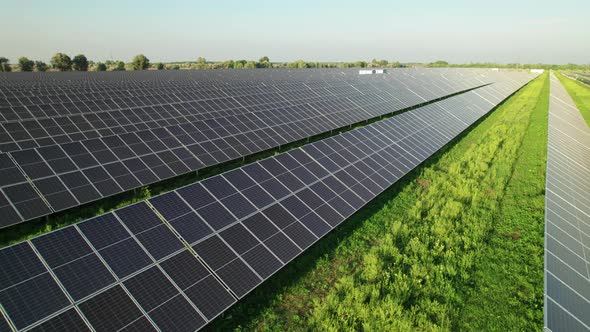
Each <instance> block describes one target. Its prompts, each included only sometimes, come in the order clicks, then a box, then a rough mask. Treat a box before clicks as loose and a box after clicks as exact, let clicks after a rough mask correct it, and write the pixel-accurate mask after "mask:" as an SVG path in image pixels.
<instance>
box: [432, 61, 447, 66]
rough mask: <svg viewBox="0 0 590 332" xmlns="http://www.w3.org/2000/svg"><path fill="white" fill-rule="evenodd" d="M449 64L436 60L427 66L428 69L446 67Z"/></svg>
mask: <svg viewBox="0 0 590 332" xmlns="http://www.w3.org/2000/svg"><path fill="white" fill-rule="evenodd" d="M448 66H449V63H448V62H446V61H442V60H438V61H435V62H431V63H429V64H428V67H448Z"/></svg>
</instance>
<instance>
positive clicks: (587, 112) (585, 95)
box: [555, 72, 590, 127]
mask: <svg viewBox="0 0 590 332" xmlns="http://www.w3.org/2000/svg"><path fill="white" fill-rule="evenodd" d="M555 75H557V78H559V80H560V81H561V84H563V86H564V87H565V89H566V90H567V92H568V93H569V94H570V96H571V97H572V99H573V100H574V103H576V106H577V107H578V109H579V110H580V113H582V116H583V117H584V120H586V124H587V125H588V126H589V127H590V86H588V85H585V84H584V83H581V82H578V81H576V80H573V79H570V78H567V77H565V76H563V75H562V74H561V73H559V72H555Z"/></svg>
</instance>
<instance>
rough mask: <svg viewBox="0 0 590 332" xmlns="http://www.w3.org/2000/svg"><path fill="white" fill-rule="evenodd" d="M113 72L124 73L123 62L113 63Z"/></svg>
mask: <svg viewBox="0 0 590 332" xmlns="http://www.w3.org/2000/svg"><path fill="white" fill-rule="evenodd" d="M113 70H117V71H124V70H125V62H123V61H117V62H115V67H114V68H113Z"/></svg>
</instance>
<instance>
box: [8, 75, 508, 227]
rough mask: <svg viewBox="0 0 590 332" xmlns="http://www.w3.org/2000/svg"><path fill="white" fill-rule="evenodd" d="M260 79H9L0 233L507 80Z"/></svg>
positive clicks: (395, 77) (473, 77) (411, 77)
mask: <svg viewBox="0 0 590 332" xmlns="http://www.w3.org/2000/svg"><path fill="white" fill-rule="evenodd" d="M261 72H262V73H263V74H256V75H254V72H251V71H244V74H243V75H244V76H239V75H238V76H235V77H233V79H229V80H225V81H223V80H221V79H218V80H211V78H208V79H207V80H205V78H206V76H205V77H202V76H195V77H193V76H190V75H196V74H192V73H196V71H193V72H186V71H185V72H175V73H176V74H160V73H158V72H151V73H145V72H144V73H128V74H112V75H123V76H122V77H119V76H112V75H111V76H108V75H107V76H104V74H102V75H103V76H102V77H103V78H104V79H105V81H97V80H96V79H95V80H93V81H90V82H87V81H84V80H83V79H82V78H85V77H86V78H87V77H89V76H86V75H83V76H77V75H79V74H75V73H67V74H62V75H60V74H57V73H56V74H55V76H54V75H41V76H39V77H40V79H39V80H33V79H29V80H24V79H21V80H18V78H19V77H21V76H18V75H16V76H13V75H12V74H11V75H4V81H3V82H2V80H0V82H2V85H0V87H1V89H0V114H1V115H0V150H1V151H4V152H3V153H0V213H2V214H3V215H4V216H5V217H4V218H3V219H2V222H0V227H6V226H10V225H13V224H15V223H19V222H23V221H26V220H30V219H34V218H38V217H41V216H45V215H49V214H52V213H54V212H58V211H63V210H66V209H69V208H72V207H75V206H78V205H81V204H85V203H88V202H91V201H94V200H97V199H101V198H104V197H107V196H111V195H114V194H118V193H121V192H124V191H128V190H131V189H135V188H138V187H141V186H145V185H148V184H152V183H155V182H158V181H162V180H165V179H169V178H171V177H174V176H178V175H182V174H186V173H189V172H191V171H196V170H199V169H202V168H204V167H208V166H212V165H216V164H219V163H222V162H226V161H230V160H235V159H239V158H242V157H244V156H247V155H252V154H254V153H257V152H260V151H264V150H267V149H270V148H273V147H277V146H280V145H284V144H287V143H290V142H294V141H297V140H300V139H304V138H308V137H310V136H314V135H317V134H321V133H325V132H328V131H330V130H334V129H338V128H341V127H345V126H348V125H351V124H354V123H358V122H362V121H364V120H368V119H371V118H375V117H378V116H382V115H385V114H389V113H393V112H396V111H399V110H402V109H406V108H408V107H412V106H416V105H419V104H422V103H425V102H427V101H432V100H435V99H438V98H441V97H445V96H448V95H450V94H454V93H458V92H460V91H464V90H467V89H472V88H475V87H477V86H481V85H482V84H488V83H492V82H494V81H495V80H500V79H504V74H503V73H493V72H489V71H481V70H479V71H478V70H459V69H454V70H399V71H393V74H390V75H386V76H385V75H383V76H381V77H380V78H375V77H373V78H360V77H359V76H358V75H354V76H351V75H350V74H349V75H348V76H347V75H344V78H342V77H341V76H343V75H342V74H341V75H335V73H338V72H334V71H310V73H315V75H317V76H318V77H313V79H310V78H309V76H310V74H308V75H307V76H304V77H300V76H298V75H301V74H297V75H295V74H292V75H294V78H293V80H287V81H277V80H272V78H273V77H274V76H272V75H277V71H261ZM185 73H189V74H185ZM229 73H230V72H227V73H226V74H228V75H229ZM264 73H267V74H264ZM349 73H350V72H349ZM150 75H164V77H160V78H159V79H154V77H150ZM168 75H172V76H168ZM174 75H176V76H174ZM201 75H202V74H201ZM231 75H237V74H231ZM231 75H230V77H231ZM265 75H270V76H269V77H266V76H265ZM250 76H255V77H254V78H255V79H254V80H253V81H244V79H245V78H248V77H250ZM0 77H2V76H0ZM8 77H11V78H12V77H16V78H14V79H11V80H8V79H7V78H8ZM25 77H28V78H31V77H35V76H31V75H28V76H25ZM51 77H52V78H53V80H49V78H51ZM68 77H69V78H70V79H67V80H66V78H68ZM76 77H80V79H78V80H76V79H74V78H76ZM93 77H94V76H93ZM99 77H100V76H99ZM117 77H118V78H117ZM142 77H143V78H144V80H140V79H138V78H142ZM156 77H158V76H156ZM41 78H43V79H41ZM59 78H61V79H59ZM107 78H108V79H107ZM125 78H127V79H128V80H129V79H130V78H134V79H135V80H130V81H127V80H125ZM240 78H241V79H242V80H239V79H240ZM250 78H251V77H250ZM199 79H202V81H199ZM46 80H49V81H47V82H46ZM2 95H3V97H2Z"/></svg>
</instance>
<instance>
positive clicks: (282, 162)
mask: <svg viewBox="0 0 590 332" xmlns="http://www.w3.org/2000/svg"><path fill="white" fill-rule="evenodd" d="M532 77H533V75H526V74H516V73H515V74H514V75H513V77H512V79H513V80H511V81H506V82H499V83H497V84H502V85H506V87H507V88H506V89H492V88H491V87H484V88H481V89H482V90H480V92H481V91H484V90H483V89H485V91H486V92H489V93H490V94H491V95H493V96H496V97H498V98H500V99H502V97H504V98H505V97H507V96H508V95H509V94H510V93H511V92H512V91H514V90H515V89H517V88H519V87H520V86H521V85H522V84H524V83H526V82H527V81H528V80H530V79H531V78H532ZM481 98H482V97H481V96H480V95H478V94H475V93H466V94H463V95H461V96H458V97H453V98H451V99H449V100H446V101H445V104H444V106H445V108H443V107H442V106H440V105H438V104H433V105H430V106H426V107H422V108H418V109H416V110H413V111H409V112H406V113H403V114H400V115H398V116H395V117H392V118H389V119H386V120H383V121H379V122H376V123H373V124H371V125H368V126H365V127H361V128H358V129H355V130H353V131H349V132H346V133H343V134H340V135H338V136H335V137H332V138H328V139H325V140H322V141H318V142H316V143H312V144H308V145H306V146H303V147H301V148H297V149H294V150H291V151H288V152H285V153H283V154H280V155H277V156H274V157H270V158H267V159H265V160H261V161H259V162H256V163H253V164H250V165H247V166H244V167H242V168H240V169H239V170H233V171H231V172H227V173H224V174H220V175H217V176H215V177H212V178H210V179H207V180H204V181H201V182H198V183H195V184H191V185H189V186H186V187H184V188H181V189H178V190H176V191H173V192H170V193H167V194H163V195H160V196H157V197H153V198H150V199H149V200H147V201H142V202H139V203H136V204H133V205H131V206H128V207H125V208H122V209H118V210H115V211H114V212H110V213H107V214H105V215H102V216H99V217H96V218H93V219H90V220H88V221H84V222H82V223H78V224H75V225H73V226H68V227H66V228H63V229H60V230H58V231H55V232H51V233H49V234H46V235H42V236H40V237H38V238H35V239H32V240H30V241H26V242H24V243H19V244H16V245H13V246H10V247H7V248H4V249H2V250H0V266H2V268H1V270H0V271H2V273H1V274H0V276H1V277H2V279H0V280H1V281H2V283H1V285H2V288H1V289H0V299H1V302H0V303H1V304H2V306H3V307H4V310H5V311H6V314H7V317H8V318H9V319H10V320H11V322H12V324H14V325H15V326H16V327H17V328H18V329H24V328H29V327H40V326H43V325H44V324H50V323H49V322H54V323H51V324H61V321H62V320H64V319H63V318H59V321H58V317H63V316H62V315H63V314H64V313H65V312H69V311H68V310H71V309H72V308H74V309H76V310H79V311H80V312H81V313H82V314H83V317H85V322H86V324H89V326H92V328H94V329H95V330H116V329H121V328H128V329H132V328H142V329H148V330H149V329H154V328H156V327H157V328H159V329H161V330H185V329H186V330H196V329H199V328H200V327H202V326H203V325H204V324H206V323H207V322H209V321H211V320H212V319H214V318H215V317H216V316H218V315H219V314H220V313H221V312H223V311H224V310H226V309H227V308H228V307H229V306H231V305H232V304H233V303H235V301H237V300H238V299H240V298H243V297H244V296H245V295H246V294H248V292H250V291H251V290H252V289H254V288H255V287H256V286H258V285H259V284H260V283H262V282H263V281H264V280H266V279H267V278H269V277H270V276H272V274H273V273H275V272H276V271H278V270H279V269H280V268H281V267H282V266H284V265H285V264H287V263H289V262H290V261H291V260H293V259H294V258H295V257H297V256H298V255H299V254H301V253H302V252H303V251H304V250H305V249H306V248H308V247H309V246H310V245H312V244H313V243H314V242H316V241H318V240H319V239H320V238H321V237H322V236H323V235H325V234H326V233H327V232H328V231H330V230H331V229H333V228H334V227H337V226H338V225H339V224H340V223H342V222H343V221H344V220H345V219H346V217H348V216H350V215H351V214H352V213H354V212H355V211H357V210H358V209H359V208H361V207H362V206H363V205H364V204H366V203H367V202H368V201H370V200H371V199H373V198H374V197H375V196H376V195H378V194H379V193H380V192H382V191H383V190H385V189H386V188H387V187H389V186H390V185H391V184H393V183H394V182H395V181H397V180H398V179H399V178H400V177H401V176H403V175H404V174H405V173H407V172H409V171H410V170H411V169H413V168H414V167H415V166H416V165H418V164H419V163H420V162H422V161H424V160H425V159H426V158H428V156H430V155H431V154H433V153H434V152H435V151H437V150H438V149H440V148H441V147H442V146H444V145H445V144H446V143H448V142H449V141H450V140H451V139H452V138H454V137H456V135H458V134H459V133H460V132H461V131H463V130H465V129H466V128H467V127H469V125H471V124H472V123H473V122H474V121H476V120H477V119H478V118H480V117H481V116H483V115H484V114H486V113H487V112H489V111H490V110H491V109H492V108H493V107H494V104H493V103H489V104H488V105H485V104H482V103H481V102H480V101H481ZM475 105H481V106H477V107H476V106H475ZM473 113H476V115H474V114H473ZM337 160H342V162H340V161H338V162H336V161H337ZM300 168H303V169H305V170H306V172H301V171H298V172H295V170H297V169H300ZM310 174H311V176H312V177H311V178H310V177H309V176H310ZM285 175H288V176H285ZM278 179H281V180H278ZM294 180H297V181H299V182H297V181H294ZM281 181H284V182H285V184H283V183H282V182H281ZM302 184H303V185H302ZM277 186H279V187H278V188H281V189H278V190H276V189H275V190H273V188H275V187H277ZM250 188H258V189H257V190H262V191H264V192H266V188H268V189H269V191H270V192H268V196H269V197H270V196H271V195H273V193H274V195H275V197H274V198H272V199H271V200H270V201H268V200H267V201H268V202H267V203H261V202H258V203H257V204H255V203H254V202H252V201H250V198H252V196H251V195H248V194H245V193H246V192H247V191H248V190H249V189H250ZM236 195H240V196H239V197H240V199H239V200H237V201H239V202H242V203H244V202H246V203H248V204H247V205H246V206H247V207H248V208H243V207H240V208H238V209H236V207H234V206H230V205H237V203H235V202H236V200H228V198H232V197H234V196H236ZM174 207H178V209H177V210H175V209H174ZM252 207H254V210H252ZM238 215H240V216H238ZM177 226H178V228H177ZM66 238H67V239H71V241H63V240H60V239H66ZM64 242H68V243H64ZM64 251H65V252H66V253H64V254H63V255H62V254H61V253H62V252H64ZM52 255H56V256H58V257H52ZM15 257H18V258H19V259H17V260H15ZM82 259H83V261H82V262H80V263H77V262H78V261H80V260H82ZM97 259H98V261H99V262H100V264H99V262H97ZM14 261H16V262H18V264H14V263H13V262H14ZM9 262H10V263H9ZM74 262H76V266H74V265H72V271H73V272H74V273H81V275H78V276H76V277H75V278H72V276H69V275H64V274H59V273H58V270H59V269H60V268H62V267H65V266H68V265H70V264H73V263H74ZM78 265H81V266H86V267H87V268H85V269H81V268H79V267H78ZM105 269H106V270H107V271H108V272H109V273H110V276H109V275H108V274H106V273H104V271H105ZM95 273H96V276H94V274H95ZM62 278H63V280H62ZM70 279H72V280H70ZM79 279H81V280H85V279H87V280H88V281H89V282H88V285H82V286H81V285H80V284H81V283H80V282H79ZM38 292H42V293H41V294H43V305H42V306H39V307H31V306H27V305H25V302H26V300H27V299H30V296H33V295H32V294H35V296H38V294H39V293H38ZM90 292H92V293H91V294H89V293H90ZM87 294H89V295H87ZM69 314H71V315H72V317H73V318H72V321H73V322H72V323H75V321H76V320H75V317H76V316H75V315H74V313H73V312H70V313H69ZM68 319H69V318H68Z"/></svg>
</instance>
